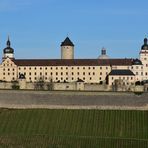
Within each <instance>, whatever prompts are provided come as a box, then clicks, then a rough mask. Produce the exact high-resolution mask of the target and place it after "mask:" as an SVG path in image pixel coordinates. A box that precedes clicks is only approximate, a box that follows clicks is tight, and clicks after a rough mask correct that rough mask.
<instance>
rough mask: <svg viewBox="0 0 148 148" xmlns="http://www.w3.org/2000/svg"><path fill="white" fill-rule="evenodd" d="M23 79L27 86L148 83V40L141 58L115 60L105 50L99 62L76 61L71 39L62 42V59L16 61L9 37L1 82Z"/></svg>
mask: <svg viewBox="0 0 148 148" xmlns="http://www.w3.org/2000/svg"><path fill="white" fill-rule="evenodd" d="M19 79H23V80H25V81H26V82H27V83H35V82H37V81H40V80H42V81H44V82H53V83H66V82H67V83H74V82H83V83H85V84H91V85H93V84H95V85H96V84H99V85H101V84H106V85H108V86H113V85H115V83H117V81H118V82H119V83H120V82H121V83H122V85H125V86H132V85H135V83H136V82H138V81H139V82H147V80H148V44H147V38H145V39H144V44H143V45H142V47H141V49H140V57H139V59H133V58H130V59H128V58H123V59H111V58H110V57H109V56H107V55H106V49H105V48H102V51H101V55H100V56H99V57H98V58H97V59H75V58H74V44H73V42H72V41H71V40H70V39H69V38H68V37H67V38H66V39H65V40H64V41H63V42H62V43H61V59H15V56H14V49H13V48H12V47H11V42H10V39H9V38H8V41H7V47H6V48H5V49H3V57H2V63H1V65H0V80H1V82H3V81H4V82H13V81H18V80H19Z"/></svg>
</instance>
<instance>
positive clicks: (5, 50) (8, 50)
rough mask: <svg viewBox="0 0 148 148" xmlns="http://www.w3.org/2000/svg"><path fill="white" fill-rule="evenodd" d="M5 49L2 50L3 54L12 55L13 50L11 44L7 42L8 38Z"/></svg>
mask: <svg viewBox="0 0 148 148" xmlns="http://www.w3.org/2000/svg"><path fill="white" fill-rule="evenodd" d="M6 45H7V47H6V48H5V49H4V53H12V54H13V53H14V49H13V48H11V42H10V40H9V37H8V40H7V43H6Z"/></svg>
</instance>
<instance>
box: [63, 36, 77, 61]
mask: <svg viewBox="0 0 148 148" xmlns="http://www.w3.org/2000/svg"><path fill="white" fill-rule="evenodd" d="M61 59H74V44H73V42H72V41H71V40H70V39H69V37H67V38H66V39H65V40H64V41H63V42H62V43H61Z"/></svg>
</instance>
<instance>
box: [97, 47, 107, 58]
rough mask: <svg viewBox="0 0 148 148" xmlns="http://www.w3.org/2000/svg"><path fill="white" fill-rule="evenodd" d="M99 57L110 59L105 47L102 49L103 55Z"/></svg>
mask: <svg viewBox="0 0 148 148" xmlns="http://www.w3.org/2000/svg"><path fill="white" fill-rule="evenodd" d="M98 59H109V56H108V55H107V54H106V49H105V48H104V47H103V48H102V50H101V55H100V56H99V57H98Z"/></svg>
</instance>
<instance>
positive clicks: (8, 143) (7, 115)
mask: <svg viewBox="0 0 148 148" xmlns="http://www.w3.org/2000/svg"><path fill="white" fill-rule="evenodd" d="M0 147H15V148H17V147H21V148H22V147H25V148H26V147H28V148H30V147H31V148H32V147H45V148H46V147H49V148H81V147H82V148H83V147H84V148H148V111H120V110H113V111H111V110H47V109H28V110H11V109H0Z"/></svg>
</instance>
